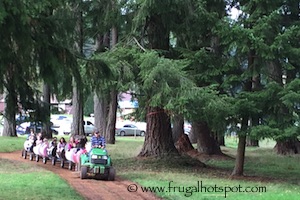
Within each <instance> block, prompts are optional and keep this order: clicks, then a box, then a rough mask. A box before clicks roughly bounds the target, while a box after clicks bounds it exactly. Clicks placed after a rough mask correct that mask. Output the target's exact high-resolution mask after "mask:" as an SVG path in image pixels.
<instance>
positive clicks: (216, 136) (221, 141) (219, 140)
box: [213, 132, 225, 146]
mask: <svg viewBox="0 0 300 200" xmlns="http://www.w3.org/2000/svg"><path fill="white" fill-rule="evenodd" d="M213 135H214V139H215V140H216V141H217V143H218V144H219V145H220V146H225V138H224V135H221V134H218V133H217V132H214V133H213Z"/></svg>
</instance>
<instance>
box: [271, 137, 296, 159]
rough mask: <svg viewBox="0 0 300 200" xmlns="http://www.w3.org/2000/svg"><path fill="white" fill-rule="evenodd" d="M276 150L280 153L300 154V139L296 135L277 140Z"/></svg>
mask: <svg viewBox="0 0 300 200" xmlns="http://www.w3.org/2000/svg"><path fill="white" fill-rule="evenodd" d="M274 150H275V152H276V153H277V154H280V155H290V154H300V141H299V140H298V139H297V138H296V137H295V138H292V137H291V138H287V139H286V140H284V141H277V142H276V145H275V147H274Z"/></svg>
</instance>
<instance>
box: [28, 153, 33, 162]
mask: <svg viewBox="0 0 300 200" xmlns="http://www.w3.org/2000/svg"><path fill="white" fill-rule="evenodd" d="M29 160H30V161H33V153H31V154H30V155H29Z"/></svg>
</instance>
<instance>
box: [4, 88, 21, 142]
mask: <svg viewBox="0 0 300 200" xmlns="http://www.w3.org/2000/svg"><path fill="white" fill-rule="evenodd" d="M4 97H5V103H4V113H3V117H4V118H3V119H4V124H3V130H2V136H12V137H16V136H17V133H16V117H15V115H16V112H15V111H14V109H12V108H14V107H15V106H16V105H17V97H16V96H15V95H13V93H10V94H9V93H7V90H5V91H4Z"/></svg>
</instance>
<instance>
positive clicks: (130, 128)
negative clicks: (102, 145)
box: [116, 124, 146, 136]
mask: <svg viewBox="0 0 300 200" xmlns="http://www.w3.org/2000/svg"><path fill="white" fill-rule="evenodd" d="M145 133H146V131H145V130H142V129H140V128H138V127H137V126H136V125H134V124H125V125H123V126H122V127H121V128H116V135H119V136H145Z"/></svg>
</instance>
